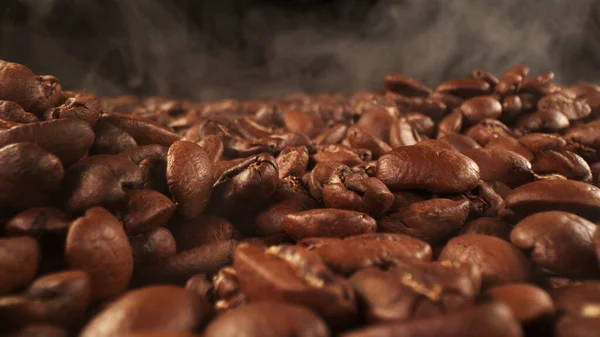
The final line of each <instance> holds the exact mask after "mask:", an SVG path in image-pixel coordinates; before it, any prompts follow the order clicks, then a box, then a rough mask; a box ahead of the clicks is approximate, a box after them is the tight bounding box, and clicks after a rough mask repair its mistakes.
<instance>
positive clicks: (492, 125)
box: [465, 118, 512, 146]
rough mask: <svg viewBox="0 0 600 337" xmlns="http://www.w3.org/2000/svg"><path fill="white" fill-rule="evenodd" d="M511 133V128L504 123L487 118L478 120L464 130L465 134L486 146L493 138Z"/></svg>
mask: <svg viewBox="0 0 600 337" xmlns="http://www.w3.org/2000/svg"><path fill="white" fill-rule="evenodd" d="M511 134H512V132H511V130H510V129H509V128H508V126H506V125H505V124H504V123H502V122H500V121H498V120H496V119H489V118H487V119H484V120H482V121H480V122H479V123H478V124H477V125H474V126H473V127H471V128H469V129H468V130H467V131H466V132H465V135H466V136H468V137H471V138H472V139H473V140H475V141H476V142H477V143H479V145H481V146H486V145H487V143H488V142H489V141H490V140H492V139H494V138H497V137H500V136H507V135H508V136H510V135H511Z"/></svg>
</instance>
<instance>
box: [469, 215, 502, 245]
mask: <svg viewBox="0 0 600 337" xmlns="http://www.w3.org/2000/svg"><path fill="white" fill-rule="evenodd" d="M510 231H511V227H510V226H509V225H508V224H507V223H505V222H504V221H502V220H500V219H497V218H489V217H483V218H479V219H475V220H472V221H469V222H467V224H466V225H464V226H463V227H462V228H461V230H460V231H459V232H458V235H464V234H485V235H490V236H495V237H498V238H500V239H503V240H506V241H509V240H510Z"/></svg>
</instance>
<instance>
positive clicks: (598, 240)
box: [594, 229, 600, 264]
mask: <svg viewBox="0 0 600 337" xmlns="http://www.w3.org/2000/svg"><path fill="white" fill-rule="evenodd" d="M594 244H595V245H596V257H597V258H598V263H599V264H600V230H598V229H596V233H595V234H594Z"/></svg>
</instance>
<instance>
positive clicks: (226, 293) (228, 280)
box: [188, 267, 248, 312]
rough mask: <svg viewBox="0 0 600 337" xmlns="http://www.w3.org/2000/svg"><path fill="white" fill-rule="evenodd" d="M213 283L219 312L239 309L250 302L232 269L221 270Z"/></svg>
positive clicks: (216, 307)
mask: <svg viewBox="0 0 600 337" xmlns="http://www.w3.org/2000/svg"><path fill="white" fill-rule="evenodd" d="M188 282H189V281H188ZM213 283H214V289H213V290H214V297H215V309H216V310H217V311H218V312H223V311H226V310H229V309H233V308H237V307H239V306H241V305H245V304H246V302H247V301H248V299H247V298H246V295H245V294H244V293H243V292H242V290H241V289H240V283H239V281H238V278H237V272H236V271H235V269H233V268H232V267H225V268H221V270H219V272H218V273H217V274H216V275H215V276H214V277H213Z"/></svg>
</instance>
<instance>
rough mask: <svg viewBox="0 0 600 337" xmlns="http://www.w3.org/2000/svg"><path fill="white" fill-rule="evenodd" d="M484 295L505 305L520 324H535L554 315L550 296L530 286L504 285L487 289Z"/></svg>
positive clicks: (518, 284) (520, 284) (521, 284)
mask: <svg viewBox="0 0 600 337" xmlns="http://www.w3.org/2000/svg"><path fill="white" fill-rule="evenodd" d="M486 294H487V295H489V296H490V297H491V298H493V299H495V300H497V301H499V302H502V303H504V304H506V305H507V306H508V307H509V308H510V311H511V312H512V314H513V316H514V317H515V319H516V320H517V321H519V322H520V323H521V324H527V323H531V322H535V321H537V320H540V319H542V318H544V316H549V315H552V314H554V310H555V309H554V303H553V302H552V298H551V297H550V295H549V294H548V293H547V292H545V291H544V290H543V289H541V288H538V287H536V286H533V285H530V284H526V283H512V284H505V285H501V286H498V287H494V288H491V289H489V290H488V291H487V292H486Z"/></svg>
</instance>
